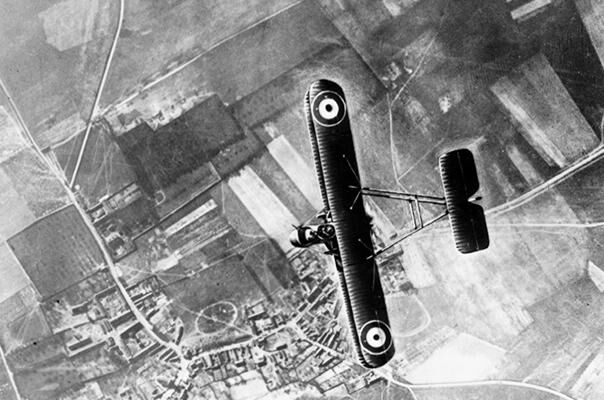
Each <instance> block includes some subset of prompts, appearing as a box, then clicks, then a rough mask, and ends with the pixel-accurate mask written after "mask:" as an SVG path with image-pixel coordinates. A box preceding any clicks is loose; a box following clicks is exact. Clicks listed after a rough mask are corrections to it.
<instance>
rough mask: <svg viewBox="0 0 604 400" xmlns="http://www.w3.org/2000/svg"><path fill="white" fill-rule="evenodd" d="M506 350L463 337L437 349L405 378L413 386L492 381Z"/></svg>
mask: <svg viewBox="0 0 604 400" xmlns="http://www.w3.org/2000/svg"><path fill="white" fill-rule="evenodd" d="M504 354H505V350H504V349H502V348H499V347H496V346H493V345H492V344H490V343H487V342H485V341H484V340H480V339H478V338H477V337H475V336H472V335H468V334H465V333H461V334H459V335H457V336H456V337H455V338H453V339H451V340H449V341H448V342H447V343H445V344H444V345H443V346H442V347H440V348H438V349H436V351H434V352H433V353H432V354H431V355H430V357H429V358H428V359H427V360H426V361H424V362H423V363H421V364H420V365H419V366H417V367H416V368H414V369H413V370H411V371H410V372H409V373H408V374H407V375H406V376H405V378H406V379H407V380H409V381H410V382H413V383H430V382H463V381H472V380H482V379H486V378H489V377H491V375H493V374H494V373H495V372H496V367H497V366H498V364H499V362H500V361H501V359H502V357H503V355H504Z"/></svg>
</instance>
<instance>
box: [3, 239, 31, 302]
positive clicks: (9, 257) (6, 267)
mask: <svg viewBox="0 0 604 400" xmlns="http://www.w3.org/2000/svg"><path fill="white" fill-rule="evenodd" d="M0 276H1V277H2V279H0V303H1V302H3V301H4V300H6V299H8V298H9V297H11V296H12V295H14V294H15V293H17V292H19V291H20V290H21V289H23V288H25V287H26V286H27V285H29V284H30V281H29V279H28V278H27V275H26V274H25V271H23V268H21V265H20V264H19V261H17V259H16V258H15V256H14V255H13V254H12V252H11V251H10V249H9V248H8V246H7V245H6V243H2V244H0Z"/></svg>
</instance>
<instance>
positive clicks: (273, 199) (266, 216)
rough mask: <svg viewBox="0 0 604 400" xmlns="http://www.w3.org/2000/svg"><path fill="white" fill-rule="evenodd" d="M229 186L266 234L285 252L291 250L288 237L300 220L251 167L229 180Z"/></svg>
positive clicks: (245, 168) (243, 169)
mask: <svg viewBox="0 0 604 400" xmlns="http://www.w3.org/2000/svg"><path fill="white" fill-rule="evenodd" d="M228 185H229V187H230V188H231V189H232V190H233V192H234V193H235V195H236V196H237V197H238V198H239V199H240V200H241V202H242V203H243V204H244V206H245V207H246V208H247V209H248V210H249V212H250V213H251V214H252V215H253V216H254V218H255V219H256V221H257V222H258V224H259V225H260V226H261V227H262V229H263V230H264V231H265V232H266V234H267V235H268V236H269V237H271V238H272V239H274V240H275V241H276V242H277V243H278V244H279V246H280V247H281V249H283V251H287V250H289V249H290V248H291V244H290V243H289V241H288V236H289V233H290V231H291V229H292V225H294V226H295V225H297V224H298V220H297V218H296V217H294V215H293V214H292V213H291V212H290V211H289V210H288V209H287V208H286V207H285V206H284V205H283V203H282V202H281V200H279V198H278V197H277V196H276V195H275V194H274V193H273V192H272V191H271V190H270V189H269V188H268V187H267V186H266V184H265V183H264V182H262V180H261V179H260V178H259V177H258V175H256V173H255V172H254V171H253V170H252V169H251V168H250V167H244V168H242V169H241V170H240V171H239V174H236V175H234V176H233V177H231V178H230V179H229V180H228Z"/></svg>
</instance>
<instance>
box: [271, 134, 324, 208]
mask: <svg viewBox="0 0 604 400" xmlns="http://www.w3.org/2000/svg"><path fill="white" fill-rule="evenodd" d="M266 148H267V149H268V151H269V153H270V154H271V156H273V158H274V159H275V161H277V163H278V164H279V166H280V167H281V168H283V170H284V171H285V173H286V174H287V176H289V178H290V179H291V180H292V181H293V182H294V184H295V185H296V187H297V188H298V189H299V190H300V191H301V192H302V193H303V194H304V196H305V197H306V199H307V200H308V201H309V202H310V204H311V205H312V206H313V207H314V208H315V210H321V209H322V208H323V200H322V199H321V191H320V189H319V185H318V181H317V178H316V176H315V171H314V169H313V163H312V160H304V158H302V156H301V155H300V153H298V152H297V151H296V149H294V148H293V146H292V145H291V143H290V142H289V141H288V140H287V138H286V137H285V136H283V135H281V136H277V137H276V138H274V139H273V140H272V141H271V142H270V143H268V144H267V145H266Z"/></svg>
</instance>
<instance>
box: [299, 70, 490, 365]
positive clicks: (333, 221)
mask: <svg viewBox="0 0 604 400" xmlns="http://www.w3.org/2000/svg"><path fill="white" fill-rule="evenodd" d="M304 108H305V114H306V120H307V125H308V132H309V135H310V142H311V147H312V153H313V158H314V165H315V169H316V175H317V178H318V182H319V187H320V191H321V197H322V199H323V205H324V209H323V210H322V211H321V212H320V213H319V214H318V215H317V216H316V218H315V219H316V220H317V221H319V222H320V223H319V224H317V225H300V226H297V227H295V230H294V231H293V232H292V233H291V235H290V238H289V239H290V242H291V243H292V245H293V246H295V247H309V246H312V245H318V244H322V245H324V246H325V247H326V253H327V254H330V255H332V256H333V259H334V261H335V266H336V269H337V273H338V277H339V283H340V290H341V294H342V298H343V304H344V309H345V311H346V316H347V319H348V323H349V329H350V332H351V336H352V341H353V347H354V351H355V353H356V355H357V357H358V360H359V362H360V363H361V364H362V365H363V366H365V367H367V368H377V367H380V366H382V365H384V364H386V363H387V362H388V361H389V360H390V359H391V358H392V356H393V355H394V345H393V337H392V331H391V328H390V322H389V319H388V313H387V310H386V302H385V298H384V292H383V289H382V285H381V283H380V277H379V271H378V264H377V261H376V259H377V258H378V257H379V256H380V255H381V254H383V253H384V252H386V251H387V250H388V249H390V248H392V247H393V246H395V245H396V244H398V243H400V242H401V241H402V240H404V239H405V238H407V237H409V236H411V235H412V234H414V233H416V232H418V231H420V230H422V229H424V228H426V227H428V226H430V225H432V224H434V223H436V222H437V221H439V220H440V219H442V218H444V217H445V216H448V218H449V222H450V225H451V228H452V231H453V239H454V241H455V244H456V247H457V249H458V250H459V251H460V252H461V253H472V252H475V251H479V250H482V249H485V248H487V247H488V246H489V237H488V232H487V227H486V222H485V217H484V212H483V209H482V207H481V206H479V205H478V204H475V203H474V201H476V200H477V198H474V197H473V196H474V195H475V194H476V192H477V191H478V187H479V184H478V175H477V173H476V167H475V163H474V158H473V156H472V153H471V152H470V151H469V150H467V149H460V150H454V151H450V152H448V153H445V154H443V155H441V156H440V157H439V160H438V162H439V168H440V175H441V180H442V185H443V189H444V196H443V197H442V198H441V197H436V196H428V195H421V194H415V193H404V192H400V191H396V190H384V189H374V188H369V187H363V186H362V185H361V183H360V180H359V170H358V164H357V159H356V155H355V150H354V143H353V136H352V132H351V129H350V121H349V118H348V111H349V110H348V107H347V104H346V99H345V97H344V92H343V90H342V88H341V87H340V86H339V85H338V84H336V83H335V82H332V81H328V80H319V81H316V82H314V83H312V84H311V86H310V88H309V90H308V92H307V93H306V96H305V98H304ZM364 196H376V197H385V198H390V199H395V200H401V201H405V202H407V203H408V204H409V207H410V213H411V216H412V218H413V226H414V228H413V229H412V230H410V231H409V232H405V233H402V234H401V235H398V236H397V237H396V239H395V240H394V241H393V242H392V243H390V244H387V245H384V246H383V247H382V248H380V249H376V248H374V245H373V242H372V234H371V229H372V227H371V217H370V216H368V214H367V213H366V211H365V207H364V203H363V197H364ZM422 204H432V205H437V206H442V213H440V214H439V215H437V216H435V217H432V218H431V219H429V220H426V221H424V218H423V216H422V208H421V205H422Z"/></svg>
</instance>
